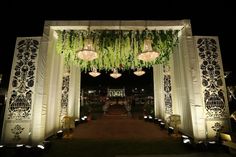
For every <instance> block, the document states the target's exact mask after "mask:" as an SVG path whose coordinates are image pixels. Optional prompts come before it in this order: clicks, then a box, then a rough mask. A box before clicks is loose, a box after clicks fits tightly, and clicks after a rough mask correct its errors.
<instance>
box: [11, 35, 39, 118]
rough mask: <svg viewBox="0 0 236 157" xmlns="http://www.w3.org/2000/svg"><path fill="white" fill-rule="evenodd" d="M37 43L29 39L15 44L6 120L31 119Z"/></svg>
mask: <svg viewBox="0 0 236 157" xmlns="http://www.w3.org/2000/svg"><path fill="white" fill-rule="evenodd" d="M38 49H39V41H37V40H35V39H31V38H27V39H23V40H20V41H19V42H18V43H17V47H16V52H15V53H16V55H15V57H16V58H15V60H16V63H15V67H14V69H13V71H14V72H13V76H12V82H11V85H10V86H11V89H12V91H11V94H10V98H9V107H8V112H9V113H8V119H9V120H23V119H24V120H27V119H30V118H31V107H32V95H33V87H34V85H35V70H36V65H35V62H36V57H37V53H38Z"/></svg>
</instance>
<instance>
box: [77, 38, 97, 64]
mask: <svg viewBox="0 0 236 157" xmlns="http://www.w3.org/2000/svg"><path fill="white" fill-rule="evenodd" d="M77 57H78V58H80V59H82V60H84V61H92V60H94V59H96V58H98V54H97V52H96V51H95V48H94V47H93V41H92V39H90V38H87V39H85V41H84V48H83V49H82V50H79V51H78V52H77Z"/></svg>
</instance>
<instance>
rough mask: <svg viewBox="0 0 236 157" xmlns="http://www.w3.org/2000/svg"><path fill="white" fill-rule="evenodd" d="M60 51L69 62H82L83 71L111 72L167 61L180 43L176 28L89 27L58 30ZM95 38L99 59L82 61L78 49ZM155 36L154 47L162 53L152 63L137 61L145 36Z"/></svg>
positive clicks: (152, 37) (80, 63)
mask: <svg viewBox="0 0 236 157" xmlns="http://www.w3.org/2000/svg"><path fill="white" fill-rule="evenodd" d="M57 34H58V40H57V52H58V53H60V54H63V56H64V60H65V63H66V64H71V63H72V64H74V65H79V66H80V68H81V70H82V71H88V70H92V69H93V68H94V67H95V68H97V69H98V70H106V71H110V70H112V69H113V68H116V69H119V70H127V69H134V68H138V67H143V68H149V67H152V65H154V64H161V63H166V62H167V61H168V60H169V57H170V54H171V53H172V52H173V48H174V47H175V46H176V45H177V44H178V31H177V30H166V31H164V30H143V31H140V30H130V31H125V30H96V31H91V32H90V33H88V31H86V30H79V31H78V30H76V31H75V30H63V31H57ZM88 36H90V38H92V40H93V45H94V47H95V50H96V52H98V56H99V57H98V58H97V59H95V60H93V61H83V60H81V59H79V58H77V54H76V53H77V51H78V50H82V49H83V47H84V41H85V39H86V38H88ZM146 38H150V39H152V47H153V50H155V51H158V52H160V56H159V57H158V58H157V59H156V60H155V61H152V62H144V61H141V60H138V58H137V55H138V53H140V52H142V51H143V45H144V39H146Z"/></svg>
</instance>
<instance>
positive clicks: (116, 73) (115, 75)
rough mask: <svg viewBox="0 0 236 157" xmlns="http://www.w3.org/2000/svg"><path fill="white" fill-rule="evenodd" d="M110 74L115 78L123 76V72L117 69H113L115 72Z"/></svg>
mask: <svg viewBox="0 0 236 157" xmlns="http://www.w3.org/2000/svg"><path fill="white" fill-rule="evenodd" d="M110 76H111V77H113V78H114V79H117V78H119V77H121V73H119V72H118V71H117V69H113V73H111V74H110Z"/></svg>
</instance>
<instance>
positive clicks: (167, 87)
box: [163, 65, 173, 114]
mask: <svg viewBox="0 0 236 157" xmlns="http://www.w3.org/2000/svg"><path fill="white" fill-rule="evenodd" d="M163 72H164V93H165V98H164V101H165V112H166V113H167V114H172V113H173V111H172V96H171V76H170V67H169V66H168V65H165V66H164V67H163Z"/></svg>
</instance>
